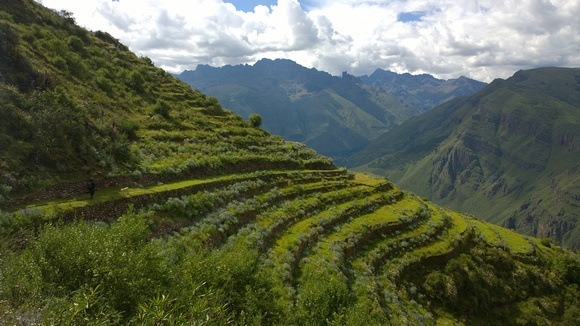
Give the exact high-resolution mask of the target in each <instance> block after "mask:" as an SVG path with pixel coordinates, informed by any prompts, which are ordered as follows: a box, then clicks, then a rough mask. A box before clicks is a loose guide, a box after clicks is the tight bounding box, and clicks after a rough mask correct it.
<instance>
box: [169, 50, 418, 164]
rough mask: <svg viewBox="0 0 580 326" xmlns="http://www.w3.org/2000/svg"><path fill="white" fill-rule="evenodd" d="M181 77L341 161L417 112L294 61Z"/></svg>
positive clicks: (348, 78)
mask: <svg viewBox="0 0 580 326" xmlns="http://www.w3.org/2000/svg"><path fill="white" fill-rule="evenodd" d="M177 77H178V78H180V79H181V80H183V81H185V82H187V83H188V84H189V85H191V86H192V87H193V88H195V89H199V90H201V91H202V92H204V93H206V94H210V95H212V96H215V97H217V98H218V99H219V101H220V103H222V104H223V105H224V106H225V107H227V108H229V109H231V110H233V111H234V112H237V113H239V114H241V115H242V116H248V115H249V114H252V113H258V114H260V115H261V116H262V118H263V121H264V125H263V126H264V128H265V129H266V130H268V131H270V132H272V133H274V134H277V135H281V136H282V137H284V138H285V139H288V140H292V141H299V142H303V143H305V144H306V145H308V146H309V147H312V148H314V149H315V150H317V151H318V152H320V153H322V154H324V155H328V156H331V157H333V158H334V159H335V160H337V161H340V160H341V159H343V158H344V157H345V156H347V155H348V154H350V153H352V152H353V151H355V150H357V149H360V148H362V147H364V146H365V145H367V144H368V143H369V142H370V141H371V140H372V139H374V138H376V137H377V136H378V135H380V134H382V133H384V132H386V131H387V130H389V129H390V128H392V127H393V126H395V125H397V124H399V123H401V122H402V121H404V120H406V119H407V118H409V117H411V116H413V115H415V114H417V113H418V111H417V110H416V109H415V108H413V107H410V106H409V105H407V104H405V103H403V102H402V101H401V100H399V99H398V98H395V97H393V96H391V95H390V94H388V93H385V92H379V91H377V90H375V89H374V88H371V87H369V86H367V85H364V84H363V83H361V82H360V80H358V79H357V78H355V77H353V76H350V75H348V74H343V76H342V78H340V77H334V76H331V75H329V74H328V73H325V72H321V71H318V70H316V69H307V68H305V67H302V66H300V65H298V64H296V63H295V62H293V61H290V60H282V59H277V60H268V59H262V60H260V61H258V62H256V63H255V64H254V65H253V66H249V65H238V66H225V67H222V68H213V67H210V66H206V65H200V66H198V67H197V68H196V70H194V71H184V72H183V73H181V74H179V75H178V76H177Z"/></svg>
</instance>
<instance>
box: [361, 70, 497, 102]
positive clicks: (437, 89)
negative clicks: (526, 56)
mask: <svg viewBox="0 0 580 326" xmlns="http://www.w3.org/2000/svg"><path fill="white" fill-rule="evenodd" d="M359 78H360V80H361V81H362V82H363V83H365V84H367V85H370V86H373V87H375V88H379V89H381V90H382V91H385V92H387V93H389V94H392V95H394V96H396V97H398V98H401V99H404V100H405V101H406V102H407V103H409V104H410V105H412V106H413V107H416V108H418V109H419V110H420V111H421V112H426V111H428V110H431V109H432V108H434V107H436V106H437V105H439V104H443V103H444V102H447V101H449V100H452V99H454V98H456V97H459V96H467V95H472V94H475V93H477V92H478V91H480V90H481V89H482V88H483V87H484V86H485V85H486V84H485V83H482V82H480V81H477V80H473V79H470V78H467V77H463V76H462V77H459V78H457V79H449V80H442V79H437V78H435V77H433V76H431V75H427V74H423V75H411V74H408V73H406V74H397V73H394V72H391V71H385V70H382V69H377V70H375V71H374V72H373V73H372V74H371V75H370V76H366V75H365V76H360V77H359Z"/></svg>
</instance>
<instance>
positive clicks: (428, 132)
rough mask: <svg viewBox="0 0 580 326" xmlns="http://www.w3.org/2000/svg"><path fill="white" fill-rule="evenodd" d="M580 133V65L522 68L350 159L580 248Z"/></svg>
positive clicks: (440, 198) (441, 199) (439, 198)
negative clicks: (523, 69)
mask: <svg viewBox="0 0 580 326" xmlns="http://www.w3.org/2000/svg"><path fill="white" fill-rule="evenodd" d="M579 131H580V69H571V68H541V69H534V70H528V71H519V72H517V73H516V74H515V75H514V76H513V77H511V78H509V79H507V80H495V81H494V82H492V83H491V84H490V85H489V86H487V87H486V88H484V89H483V90H482V91H481V92H479V93H477V94H475V95H473V96H471V97H468V98H464V99H458V100H453V101H451V102H448V103H446V104H444V105H441V106H440V107H438V108H436V109H434V110H432V111H431V112H428V113H425V114H423V115H421V116H418V117H416V118H414V119H412V120H410V121H408V122H407V123H404V124H403V125H401V126H399V127H397V128H395V129H393V130H392V131H391V132H389V133H387V134H385V135H384V136H382V137H381V138H379V139H377V141H376V142H374V143H373V144H371V145H369V147H368V148H366V149H365V150H363V151H362V152H361V153H360V155H357V156H355V159H353V160H352V161H351V162H350V164H351V165H365V166H364V168H363V169H364V170H367V171H373V172H375V173H379V174H382V175H385V176H388V177H389V178H391V180H393V181H394V182H396V183H397V184H399V185H400V186H402V187H404V188H407V189H410V190H412V191H414V192H416V193H418V194H421V195H423V196H426V197H428V198H430V199H432V200H434V201H436V202H438V203H441V204H444V205H449V206H450V207H453V208H455V209H459V210H462V211H466V212H470V213H473V214H476V215H478V216H480V217H482V218H485V219H486V220H488V221H492V222H494V223H497V224H501V225H504V226H507V227H510V228H513V229H516V230H518V231H520V232H523V233H525V234H531V235H535V236H540V237H551V238H554V239H556V240H557V241H559V242H560V243H562V244H565V245H567V246H570V247H572V248H579V246H580V228H579V227H578V219H579V217H580V187H579V185H580V166H579V164H580V142H579V137H580V135H579V134H578V132H579Z"/></svg>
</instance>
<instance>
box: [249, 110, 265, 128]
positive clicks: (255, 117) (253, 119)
mask: <svg viewBox="0 0 580 326" xmlns="http://www.w3.org/2000/svg"><path fill="white" fill-rule="evenodd" d="M249 119H250V124H251V125H252V127H254V128H260V126H261V125H262V117H261V116H260V115H259V114H257V113H252V114H250V116H249Z"/></svg>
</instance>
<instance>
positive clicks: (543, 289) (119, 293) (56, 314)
mask: <svg viewBox="0 0 580 326" xmlns="http://www.w3.org/2000/svg"><path fill="white" fill-rule="evenodd" d="M2 226H3V229H2V232H3V234H4V239H5V240H4V241H3V250H2V256H0V257H1V260H2V265H1V266H2V267H1V269H0V277H1V278H0V280H1V282H0V316H1V317H2V319H3V320H5V321H8V323H11V324H12V323H15V324H32V323H47V324H79V323H80V324H84V323H89V324H91V323H113V324H115V323H135V324H142V323H145V324H192V323H193V324H195V323H200V324H225V323H228V322H231V323H250V324H304V325H306V324H308V325H312V324H314V325H317V324H330V323H339V324H349V325H362V324H371V325H372V324H393V325H400V324H432V323H436V322H459V323H466V324H473V323H489V322H494V323H495V322H497V323H514V324H515V323H530V322H538V323H548V324H550V323H554V322H565V321H573V320H574V318H577V316H578V313H579V312H580V311H579V310H578V301H577V300H578V293H577V290H578V289H577V283H578V281H579V275H578V274H579V268H578V267H579V264H578V257H577V256H574V255H573V254H572V253H570V252H564V251H562V250H561V249H559V248H557V247H552V246H551V245H550V244H549V243H546V242H544V243H542V242H540V241H539V240H537V239H533V238H527V237H523V236H521V235H519V234H517V233H514V232H512V231H509V230H506V229H503V228H501V227H498V226H494V225H491V224H488V223H485V222H482V221H479V220H477V219H475V218H472V217H467V216H465V215H462V214H459V213H456V212H451V211H447V210H445V209H443V208H441V207H438V206H435V205H433V204H431V203H429V202H426V201H424V200H423V199H421V198H418V197H416V196H414V195H412V194H409V193H404V192H402V191H401V190H400V189H398V188H397V187H395V186H393V185H392V184H391V183H389V182H388V181H387V180H385V179H382V178H374V177H370V176H368V175H363V174H351V173H349V172H348V171H346V170H343V169H338V170H303V169H296V170H271V169H270V170H268V169H264V170H260V171H258V172H237V173H233V174H228V175H214V176H207V177H205V178H195V179H187V180H180V181H173V182H167V183H163V184H158V185H154V186H149V187H123V188H119V187H116V188H115V187H113V188H109V189H100V190H99V191H98V192H97V196H96V198H95V199H93V200H91V199H88V195H82V196H76V197H72V198H62V199H53V200H51V201H48V202H47V201H44V202H39V203H29V204H28V205H26V206H21V207H17V208H15V210H14V211H13V212H10V213H7V212H4V213H2ZM545 244H547V245H548V246H545Z"/></svg>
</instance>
